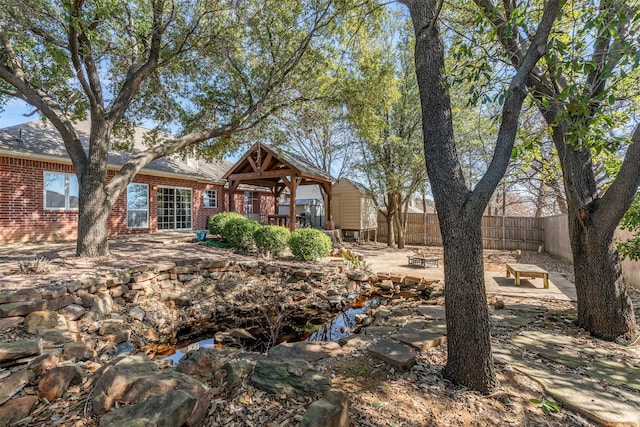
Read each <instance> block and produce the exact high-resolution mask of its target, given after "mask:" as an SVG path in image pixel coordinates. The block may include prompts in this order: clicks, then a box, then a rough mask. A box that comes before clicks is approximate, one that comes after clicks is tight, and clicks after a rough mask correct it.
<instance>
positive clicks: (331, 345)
mask: <svg viewBox="0 0 640 427" xmlns="http://www.w3.org/2000/svg"><path fill="white" fill-rule="evenodd" d="M341 354H342V347H341V346H340V344H338V343H337V342H332V341H300V342H292V343H288V342H285V343H281V344H278V345H276V346H275V347H271V348H270V349H269V352H268V356H269V359H272V360H289V359H296V360H306V361H307V362H313V361H315V360H320V359H324V358H327V357H336V356H339V355H341Z"/></svg>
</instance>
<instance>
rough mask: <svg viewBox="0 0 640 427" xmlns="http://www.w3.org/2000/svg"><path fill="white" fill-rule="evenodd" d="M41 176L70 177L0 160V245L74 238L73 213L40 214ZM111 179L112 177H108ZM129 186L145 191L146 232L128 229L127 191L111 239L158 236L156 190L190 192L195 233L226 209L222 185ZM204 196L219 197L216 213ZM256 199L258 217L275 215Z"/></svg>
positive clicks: (155, 182)
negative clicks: (209, 193) (214, 194)
mask: <svg viewBox="0 0 640 427" xmlns="http://www.w3.org/2000/svg"><path fill="white" fill-rule="evenodd" d="M44 171H52V172H64V173H73V167H72V166H71V165H65V164H59V163H53V162H46V161H39V160H29V159H17V158H12V157H6V156H0V244H6V243H10V242H17V241H39V240H73V239H75V238H76V230H77V221H78V214H77V211H74V210H45V209H44V200H43V199H44ZM114 173H115V172H113V171H110V172H109V177H111V176H113V174H114ZM133 182H135V183H140V184H148V185H149V228H137V229H129V228H127V208H126V191H125V192H123V194H122V195H120V197H119V198H118V200H117V201H116V203H115V205H114V207H113V209H112V211H111V214H110V216H109V234H110V235H121V234H135V233H154V232H156V230H157V213H158V212H157V203H156V200H157V189H155V188H154V187H157V186H170V187H183V188H191V189H192V214H193V218H192V228H193V229H194V230H203V229H206V224H207V218H209V216H211V215H214V214H216V213H219V212H222V211H225V210H226V209H227V204H228V203H227V202H228V197H227V195H226V192H224V190H223V188H222V186H220V185H214V184H207V183H202V182H196V181H189V180H182V179H177V178H167V177H157V176H151V175H142V174H139V175H137V176H136V177H135V179H134V180H133ZM204 190H217V191H218V207H217V208H205V207H204V206H203V204H204V195H203V191H204ZM258 194H260V199H261V203H260V205H261V209H266V210H264V211H261V212H265V213H270V212H273V200H272V197H271V196H270V194H268V193H258ZM235 197H236V207H237V209H238V211H239V212H242V209H243V201H244V194H243V193H237V194H236V195H235ZM263 199H264V201H262V200H263ZM270 199H271V200H270ZM269 200H270V201H269ZM269 207H270V209H271V210H270V211H269V210H268V209H269Z"/></svg>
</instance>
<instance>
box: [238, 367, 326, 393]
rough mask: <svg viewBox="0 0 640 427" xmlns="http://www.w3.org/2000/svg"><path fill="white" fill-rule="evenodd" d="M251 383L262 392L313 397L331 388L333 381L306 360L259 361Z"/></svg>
mask: <svg viewBox="0 0 640 427" xmlns="http://www.w3.org/2000/svg"><path fill="white" fill-rule="evenodd" d="M250 381H251V383H252V384H253V385H254V386H256V387H258V388H260V389H262V390H265V391H268V392H270V393H274V394H279V395H280V394H286V395H287V396H312V395H314V394H317V393H324V392H326V391H327V390H329V389H330V388H331V380H330V379H329V378H327V377H325V376H323V375H321V374H320V372H319V371H317V370H315V369H314V368H313V366H312V365H311V364H310V363H309V362H305V361H304V360H288V361H284V362H278V361H275V360H268V359H265V360H258V361H257V362H256V366H255V368H254V369H253V373H252V374H251V378H250Z"/></svg>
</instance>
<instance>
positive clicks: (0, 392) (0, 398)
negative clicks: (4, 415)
mask: <svg viewBox="0 0 640 427" xmlns="http://www.w3.org/2000/svg"><path fill="white" fill-rule="evenodd" d="M29 380H30V378H29V371H27V370H24V369H21V370H19V371H16V372H14V373H13V374H11V375H9V376H8V377H6V378H3V379H1V380H0V404H3V403H4V402H6V401H7V400H9V399H11V396H13V395H14V394H16V393H17V392H19V391H20V390H22V388H23V387H24V386H25V385H27V384H28V383H29Z"/></svg>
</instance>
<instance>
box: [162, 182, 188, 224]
mask: <svg viewBox="0 0 640 427" xmlns="http://www.w3.org/2000/svg"><path fill="white" fill-rule="evenodd" d="M191 194H192V191H191V189H190V188H178V187H158V230H191V229H192V224H191V218H192V215H191V207H192V203H191Z"/></svg>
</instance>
